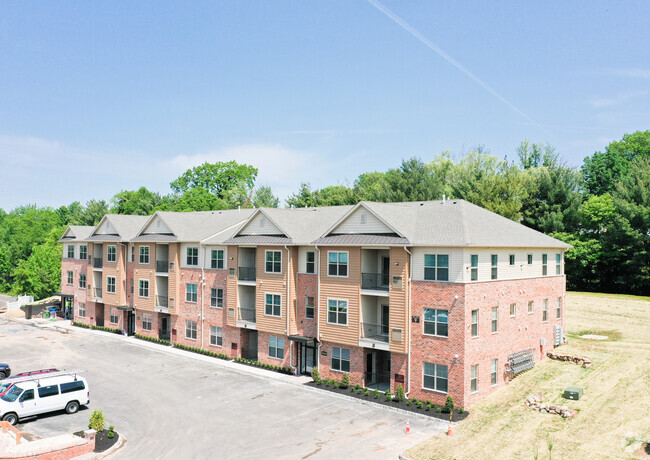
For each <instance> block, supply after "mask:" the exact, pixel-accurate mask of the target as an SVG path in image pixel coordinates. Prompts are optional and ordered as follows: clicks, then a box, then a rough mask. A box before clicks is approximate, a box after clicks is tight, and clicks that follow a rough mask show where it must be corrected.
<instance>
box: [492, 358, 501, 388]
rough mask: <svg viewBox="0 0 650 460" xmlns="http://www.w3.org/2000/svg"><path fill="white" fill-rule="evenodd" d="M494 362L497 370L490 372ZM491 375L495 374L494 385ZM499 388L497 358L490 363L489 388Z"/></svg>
mask: <svg viewBox="0 0 650 460" xmlns="http://www.w3.org/2000/svg"><path fill="white" fill-rule="evenodd" d="M494 361H496V362H497V369H496V371H495V372H492V363H493V362H494ZM492 374H496V379H495V380H496V383H492ZM496 386H499V358H497V359H493V360H491V361H490V387H496Z"/></svg>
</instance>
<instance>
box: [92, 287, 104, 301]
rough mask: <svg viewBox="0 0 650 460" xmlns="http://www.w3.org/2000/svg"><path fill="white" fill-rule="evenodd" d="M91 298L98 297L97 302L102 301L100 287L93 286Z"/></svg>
mask: <svg viewBox="0 0 650 460" xmlns="http://www.w3.org/2000/svg"><path fill="white" fill-rule="evenodd" d="M93 299H98V301H99V302H101V301H102V289H101V288H94V289H93Z"/></svg>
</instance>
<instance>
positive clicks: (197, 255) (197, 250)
mask: <svg viewBox="0 0 650 460" xmlns="http://www.w3.org/2000/svg"><path fill="white" fill-rule="evenodd" d="M190 249H196V263H195V264H190V263H188V261H187V259H188V257H189V256H188V254H187V252H188V251H189V250H190ZM199 252H200V251H199V247H198V246H187V247H185V266H186V267H198V266H199V259H200V258H201V257H200V254H199ZM192 257H193V256H192Z"/></svg>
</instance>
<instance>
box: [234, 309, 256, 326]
mask: <svg viewBox="0 0 650 460" xmlns="http://www.w3.org/2000/svg"><path fill="white" fill-rule="evenodd" d="M238 318H239V321H248V322H249V323H254V322H255V309H254V308H245V307H240V308H239V317H238Z"/></svg>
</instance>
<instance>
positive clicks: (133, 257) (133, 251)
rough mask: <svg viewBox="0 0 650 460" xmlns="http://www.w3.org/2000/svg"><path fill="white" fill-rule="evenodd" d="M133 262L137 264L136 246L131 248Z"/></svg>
mask: <svg viewBox="0 0 650 460" xmlns="http://www.w3.org/2000/svg"><path fill="white" fill-rule="evenodd" d="M131 262H135V246H131Z"/></svg>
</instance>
